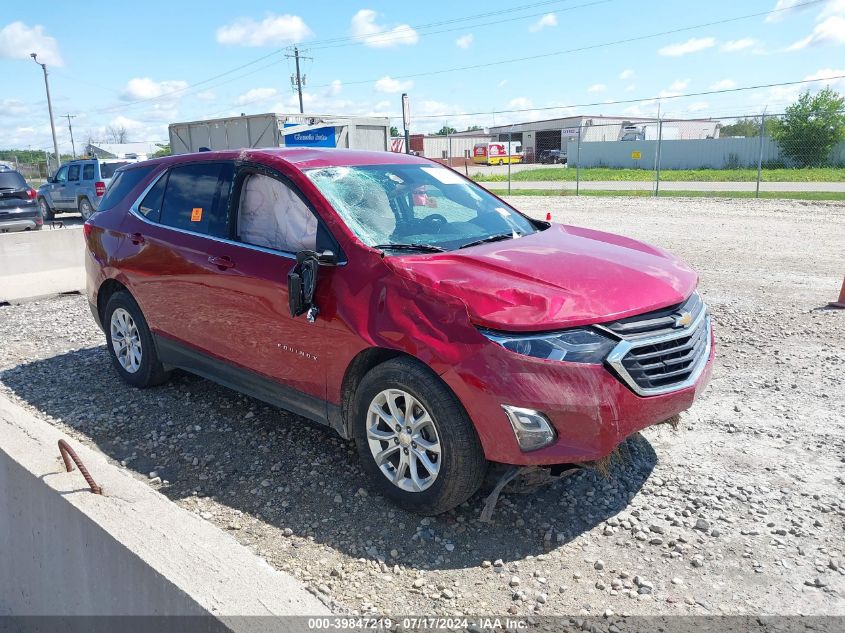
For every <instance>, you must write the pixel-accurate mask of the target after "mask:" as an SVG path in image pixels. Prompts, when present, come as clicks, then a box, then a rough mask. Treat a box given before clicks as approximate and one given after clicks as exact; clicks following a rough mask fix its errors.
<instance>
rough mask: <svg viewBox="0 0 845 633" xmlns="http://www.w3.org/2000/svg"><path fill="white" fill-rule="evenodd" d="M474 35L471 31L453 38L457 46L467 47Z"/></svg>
mask: <svg viewBox="0 0 845 633" xmlns="http://www.w3.org/2000/svg"><path fill="white" fill-rule="evenodd" d="M473 39H474V36H473V34H472V33H467V34H466V35H461V36H460V37H459V38H458V39H456V40H455V45H456V46H457V47H458V48H469V47H470V46H471V45H472V40H473Z"/></svg>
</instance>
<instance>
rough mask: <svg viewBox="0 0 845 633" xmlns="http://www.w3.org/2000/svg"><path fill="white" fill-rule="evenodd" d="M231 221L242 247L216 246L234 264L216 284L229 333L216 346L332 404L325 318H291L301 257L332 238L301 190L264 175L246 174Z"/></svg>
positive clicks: (258, 172) (234, 198)
mask: <svg viewBox="0 0 845 633" xmlns="http://www.w3.org/2000/svg"><path fill="white" fill-rule="evenodd" d="M231 214H232V237H233V240H234V242H236V244H216V245H214V253H215V254H216V255H219V256H221V257H227V258H229V259H230V260H231V263H232V266H231V267H230V268H228V269H227V270H226V272H225V273H223V274H221V275H219V276H218V277H217V278H216V279H215V284H216V285H218V286H219V292H217V293H215V294H216V295H217V296H218V297H220V300H219V302H218V304H217V308H218V315H217V316H218V321H217V323H218V324H219V325H220V326H221V329H220V330H219V331H218V332H217V333H216V334H215V338H216V339H217V340H218V342H219V344H220V347H221V348H222V349H225V350H226V352H225V354H226V356H227V357H228V358H230V359H232V360H234V361H235V362H236V363H237V364H238V365H240V366H243V367H246V368H248V369H250V370H251V371H254V372H257V373H259V374H261V375H263V376H266V377H268V378H270V379H272V380H273V381H276V382H279V383H282V384H284V385H286V386H288V387H291V388H293V389H295V390H297V391H299V392H301V393H304V394H307V395H308V396H313V397H314V398H319V399H320V400H324V399H325V397H326V358H325V356H326V350H327V347H328V346H329V345H330V344H331V343H330V341H328V340H327V332H326V328H325V325H324V322H323V321H321V320H320V319H319V318H318V319H317V320H316V321H315V322H314V323H310V322H309V321H308V320H307V319H306V318H305V317H304V316H300V317H297V318H294V317H291V315H290V309H289V306H288V286H287V277H288V273H289V272H290V270H291V268H293V266H294V265H295V263H296V253H297V252H299V251H301V250H305V249H307V250H315V247H316V245H317V241H318V237H317V236H318V233H319V235H320V238H319V239H320V241H326V243H327V244H328V240H330V238H329V237H328V234H327V232H326V231H325V229H323V228H322V227H320V228H319V229H318V227H319V223H318V220H317V217H316V215H315V214H314V213H313V211H312V209H311V208H310V206H309V205H308V204H307V202H306V201H305V199H304V197H303V196H302V195H301V194H300V193H299V192H298V191H297V190H296V189H295V188H294V186H293V185H292V184H291V183H290V182H288V181H287V180H285V179H283V178H282V177H281V176H279V175H278V174H272V173H270V172H267V171H263V170H261V169H260V168H256V169H252V168H242V169H240V171H239V172H238V174H237V176H236V178H235V186H234V188H233V192H232V204H231ZM321 246H322V245H321ZM325 247H327V248H328V247H330V246H329V245H326V246H325ZM325 277H327V275H324V279H323V282H322V286H323V287H322V288H320V291H321V293H324V292H326V288H325V284H326V283H327V279H325ZM320 285H321V282H319V281H318V286H320Z"/></svg>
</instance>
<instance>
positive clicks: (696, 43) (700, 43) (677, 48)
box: [657, 37, 716, 57]
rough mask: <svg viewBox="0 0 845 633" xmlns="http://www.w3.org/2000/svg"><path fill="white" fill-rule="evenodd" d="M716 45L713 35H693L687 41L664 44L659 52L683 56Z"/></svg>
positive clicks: (671, 55) (665, 54)
mask: <svg viewBox="0 0 845 633" xmlns="http://www.w3.org/2000/svg"><path fill="white" fill-rule="evenodd" d="M714 46H716V40H715V39H714V38H712V37H693V38H691V39H689V40H687V41H686V42H678V43H676V44H670V45H669V46H664V47H663V48H661V49H660V50H659V51H657V52H658V53H659V54H660V55H663V56H664V57H681V56H682V55H689V54H690V53H697V52H698V51H703V50H705V49H708V48H713V47H714Z"/></svg>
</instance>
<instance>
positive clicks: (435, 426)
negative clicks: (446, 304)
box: [354, 358, 488, 515]
mask: <svg viewBox="0 0 845 633" xmlns="http://www.w3.org/2000/svg"><path fill="white" fill-rule="evenodd" d="M354 415H355V420H354V435H355V443H356V446H357V448H358V455H359V458H360V459H361V463H362V466H363V467H364V470H365V471H367V473H368V475H369V476H370V479H371V480H372V482H373V483H374V484H375V486H376V487H377V488H378V489H379V490H380V491H381V493H382V494H384V496H386V497H387V498H388V499H390V500H391V501H393V502H394V503H395V504H396V505H398V506H400V507H402V508H404V509H405V510H410V511H412V512H417V513H419V514H425V515H434V514H440V513H441V512H446V511H447V510H450V509H452V508H454V507H455V506H457V505H459V504H461V503H463V502H464V501H466V500H467V499H469V497H471V496H472V495H473V494H474V493H475V492H476V490H478V488H479V487H480V486H481V483H482V482H483V480H484V476H485V474H486V472H487V465H488V464H487V460H486V459H485V458H484V454H483V451H482V449H481V442H480V441H479V439H478V435H477V434H476V432H475V428H474V427H473V425H472V422H471V421H470V419H469V417H468V416H467V414H466V412H465V411H464V409H463V407H462V406H461V404H460V403H459V402H458V401H457V399H456V398H455V396H454V394H453V393H452V392H451V391H450V390H449V388H448V387H447V386H446V385H445V384H444V383H443V382H442V381H441V380H440V378H438V376H437V375H436V374H434V373H433V372H432V371H431V370H430V369H429V368H428V367H426V366H425V365H422V364H421V363H419V362H418V361H415V360H413V359H410V358H397V359H394V360H391V361H388V362H386V363H384V364H382V365H379V366H378V367H376V368H375V369H373V370H371V371H370V372H369V373H368V374H367V375H366V376H365V377H364V379H363V380H362V381H361V385H360V386H359V388H358V391H357V393H356V406H355V409H354Z"/></svg>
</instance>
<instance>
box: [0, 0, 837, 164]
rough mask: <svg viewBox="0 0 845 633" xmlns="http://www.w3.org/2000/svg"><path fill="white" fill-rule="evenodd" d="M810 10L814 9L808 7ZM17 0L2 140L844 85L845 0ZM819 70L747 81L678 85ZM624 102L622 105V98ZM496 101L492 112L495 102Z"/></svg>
mask: <svg viewBox="0 0 845 633" xmlns="http://www.w3.org/2000/svg"><path fill="white" fill-rule="evenodd" d="M802 5H803V6H802ZM81 6H82V5H80V4H79V3H76V2H66V1H62V2H47V1H30V2H16V3H9V4H8V5H7V6H5V7H4V10H3V12H2V15H0V79H2V80H1V81H0V149H5V148H21V149H27V148H31V149H47V148H51V147H52V141H51V137H50V125H49V118H48V114H47V102H46V96H45V89H44V80H43V75H42V72H41V68H39V67H38V66H36V64H35V63H33V60H32V59H31V58H30V53H32V52H35V53H37V54H38V61H40V62H45V63H47V65H48V71H49V78H50V88H51V93H52V100H53V108H54V114H55V121H56V132H57V136H58V139H59V148H60V151H62V152H67V151H69V150H70V137H69V134H68V127H67V119H66V118H62V117H63V115H66V114H72V115H73V116H74V117H75V118H73V119H72V123H73V129H74V137H75V139H76V141H77V148H79V147H81V144H84V143H85V141H86V140H88V139H89V138H90V139H95V140H101V139H103V138H104V137H105V136H106V130H107V128H108V127H109V126H113V127H123V128H125V129H126V130H127V132H128V136H129V140H131V141H166V139H167V125H168V124H169V123H173V122H178V121H194V120H199V119H206V118H213V117H223V116H234V115H238V114H241V113H246V114H256V113H261V112H280V113H296V112H298V102H297V97H296V94H295V93H294V92H293V90H292V86H291V74H292V73H293V72H294V62H293V60H292V59H291V58H289V57H286V55H288V54H291V52H292V49H291V48H290V47H292V46H293V45H294V44H296V45H298V46H299V48H300V49H301V51H302V55H303V56H305V57H306V59H303V60H302V71H303V73H304V74H305V77H306V79H305V85H304V100H305V111H306V113H319V114H339V115H379V116H391V117H394V118H393V120H392V123H393V124H394V125H396V126H397V127H400V128H401V101H400V99H401V94H402V93H403V92H407V93H408V95H409V98H410V107H411V117H412V124H411V130H412V132H431V131H436V130H438V129H440V128H441V127H442V126H443V125H449V126H451V127H454V128H457V129H459V130H462V129H465V128H466V127H467V126H469V125H481V126H485V127H486V126H489V125H504V124H508V123H512V122H519V121H531V120H537V119H548V118H553V117H557V116H567V115H572V114H587V115H600V114H603V115H623V116H646V115H649V116H651V115H654V114H656V112H657V109H658V107H660V110H661V113H662V114H663V115H664V116H669V117H677V118H682V117H719V118H724V117H729V116H740V115H751V114H759V113H760V112H762V111H764V110H765V111H767V112H769V113H779V112H782V111H783V109H784V108H785V107H786V106H787V105H788V104H789V103H791V102H792V101H793V100H794V99H795V98H796V97H797V95H798V94H799V93H800V92H801V91H802V90H806V89H810V90H812V91H816V90H819V89H821V88H823V87H824V86H826V85H830V86H831V87H833V88H835V89H837V90H839V91H841V92H843V93H845V79H842V78H838V79H831V78H832V77H837V76H840V75H841V76H845V0H742V2H737V1H736V0H734V1H728V0H708V1H703V0H645V1H643V0H559V1H552V0H534V1H533V2H532V1H531V0H510V1H507V0H487V1H486V2H483V3H458V2H453V1H452V2H445V1H443V0H429V1H427V2H396V1H393V2H390V1H387V0H383V1H369V0H353V1H349V0H344V1H340V0H336V1H335V2H324V1H322V0H313V1H312V2H301V1H299V2H292V1H291V2H270V1H267V0H263V1H261V0H240V1H239V2H232V3H229V2H226V3H223V2H208V0H205V1H204V2H194V1H187V0H180V1H178V2H174V1H173V0H171V1H169V2H163V1H160V0H145V2H142V3H122V2H116V3H109V4H108V5H96V4H95V5H88V6H91V7H94V8H92V9H90V10H85V9H81V8H80V7H81ZM804 80H812V81H811V82H810V83H805V84H798V85H790V86H779V87H768V88H760V89H755V90H748V91H738V92H725V93H722V94H704V95H701V94H699V95H695V96H688V97H686V96H683V97H679V95H687V94H690V93H702V92H712V91H715V90H731V89H735V88H742V87H746V86H760V85H763V84H777V83H785V82H797V81H804ZM621 101H624V103H619V102H621ZM494 112H498V113H494Z"/></svg>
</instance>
